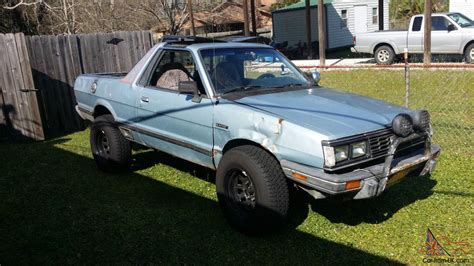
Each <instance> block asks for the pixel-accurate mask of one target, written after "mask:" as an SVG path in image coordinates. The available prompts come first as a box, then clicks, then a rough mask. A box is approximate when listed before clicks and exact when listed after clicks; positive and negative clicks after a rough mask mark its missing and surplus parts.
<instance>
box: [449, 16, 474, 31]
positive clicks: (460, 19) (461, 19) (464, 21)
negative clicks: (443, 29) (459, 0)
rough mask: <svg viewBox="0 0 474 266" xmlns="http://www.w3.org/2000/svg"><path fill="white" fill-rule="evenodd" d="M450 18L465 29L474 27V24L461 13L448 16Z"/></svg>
mask: <svg viewBox="0 0 474 266" xmlns="http://www.w3.org/2000/svg"><path fill="white" fill-rule="evenodd" d="M448 17H450V18H451V19H452V20H454V21H455V22H456V23H457V24H458V25H459V26H461V27H463V28H466V27H471V26H474V22H473V21H472V20H470V19H469V18H468V17H466V16H464V15H463V14H461V13H451V14H448Z"/></svg>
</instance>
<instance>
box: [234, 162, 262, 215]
mask: <svg viewBox="0 0 474 266" xmlns="http://www.w3.org/2000/svg"><path fill="white" fill-rule="evenodd" d="M228 175H229V176H228V177H227V178H229V180H230V182H228V184H229V186H230V187H229V188H228V191H230V194H231V197H232V199H233V201H232V203H233V204H235V207H236V208H242V209H244V210H247V211H251V210H254V209H255V202H256V195H255V187H254V185H253V182H252V179H251V178H250V177H249V176H248V175H247V173H246V172H245V171H243V170H241V169H232V170H230V171H229V172H228Z"/></svg>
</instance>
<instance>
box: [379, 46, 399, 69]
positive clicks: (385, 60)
mask: <svg viewBox="0 0 474 266" xmlns="http://www.w3.org/2000/svg"><path fill="white" fill-rule="evenodd" d="M395 56H396V55H395V52H394V51H393V49H392V47H390V46H388V45H382V46H380V47H378V48H377V49H376V50H375V62H377V64H378V65H390V64H392V63H393V61H394V60H395Z"/></svg>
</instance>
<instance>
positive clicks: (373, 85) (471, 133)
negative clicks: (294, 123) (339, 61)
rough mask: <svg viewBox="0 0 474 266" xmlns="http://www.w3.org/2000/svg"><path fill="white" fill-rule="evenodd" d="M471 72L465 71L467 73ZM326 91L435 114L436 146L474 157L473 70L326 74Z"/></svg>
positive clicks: (327, 70)
mask: <svg viewBox="0 0 474 266" xmlns="http://www.w3.org/2000/svg"><path fill="white" fill-rule="evenodd" d="M464 66H466V67H464ZM320 71H321V76H322V79H321V82H320V83H321V85H323V86H326V87H330V88H335V89H338V90H343V91H348V92H352V93H356V94H360V95H366V96H370V97H373V98H377V99H381V100H384V101H386V102H389V103H393V104H397V105H402V106H405V105H407V104H408V107H409V108H412V109H427V110H428V111H429V112H430V114H431V121H432V125H433V131H434V136H433V141H434V142H435V143H438V144H440V145H441V147H442V148H443V150H444V151H446V152H449V153H453V154H455V155H463V156H465V155H466V154H467V155H468V156H472V155H474V151H473V149H474V107H473V105H474V102H473V93H474V68H472V67H470V66H467V65H463V66H461V67H449V66H446V67H442V66H439V67H433V66H431V67H429V68H426V67H423V66H420V65H418V67H416V66H415V67H413V66H412V67H411V69H409V70H408V71H409V72H408V74H409V75H408V85H409V86H408V87H407V86H406V85H407V84H406V79H405V69H404V67H403V66H400V65H398V66H392V67H370V68H366V67H362V68H361V67H356V66H350V67H341V66H338V67H337V68H331V67H328V68H324V69H321V70H320Z"/></svg>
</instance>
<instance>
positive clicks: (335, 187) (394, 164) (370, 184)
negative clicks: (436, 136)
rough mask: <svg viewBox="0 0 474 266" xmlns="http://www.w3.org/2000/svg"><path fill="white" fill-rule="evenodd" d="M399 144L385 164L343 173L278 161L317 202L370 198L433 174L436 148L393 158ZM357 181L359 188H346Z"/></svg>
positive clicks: (431, 146) (437, 149)
mask: <svg viewBox="0 0 474 266" xmlns="http://www.w3.org/2000/svg"><path fill="white" fill-rule="evenodd" d="M399 142H401V141H399ZM398 144H399V143H397V140H395V143H393V144H392V146H391V148H390V151H389V155H388V156H387V157H386V159H385V162H384V163H380V164H376V165H372V166H369V167H366V168H360V169H356V170H354V171H351V172H347V173H342V174H336V173H328V172H325V171H324V170H322V169H320V168H314V167H308V166H304V165H301V164H297V163H294V162H290V161H285V160H282V161H281V165H282V168H283V171H284V173H285V175H286V176H287V177H288V178H290V179H292V180H294V181H295V182H296V183H298V184H299V185H300V187H301V188H303V189H304V190H306V191H307V192H308V193H310V194H311V195H312V196H313V197H315V198H317V199H319V198H326V197H328V196H334V195H341V194H345V195H348V196H350V197H351V198H352V199H364V198H372V197H376V196H378V195H380V194H381V193H382V192H383V191H384V190H385V189H386V188H387V187H389V186H391V185H393V184H396V183H398V182H399V181H401V180H402V179H404V178H405V177H407V176H410V175H420V176H422V175H426V174H428V173H432V172H433V171H434V169H435V167H436V162H437V160H438V157H439V155H440V153H441V148H440V147H439V146H438V145H435V144H430V143H429V141H427V143H426V144H425V149H424V151H421V152H420V151H418V152H414V153H412V154H409V155H405V156H403V157H399V158H394V154H395V150H396V147H397V146H398ZM358 181H360V185H359V186H358V187H353V188H351V187H350V186H349V187H348V186H347V184H348V183H354V182H355V183H359V182H358Z"/></svg>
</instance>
